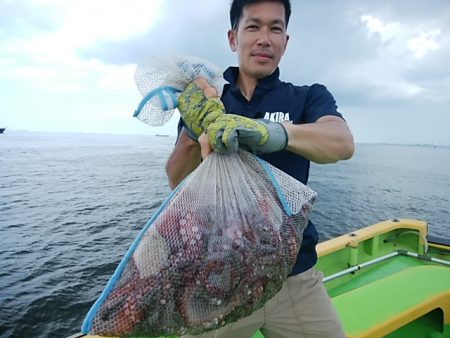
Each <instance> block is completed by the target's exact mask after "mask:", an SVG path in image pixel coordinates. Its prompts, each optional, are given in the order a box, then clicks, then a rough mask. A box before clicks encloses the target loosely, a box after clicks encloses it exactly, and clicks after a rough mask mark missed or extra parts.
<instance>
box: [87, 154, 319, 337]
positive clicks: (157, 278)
mask: <svg viewBox="0 0 450 338" xmlns="http://www.w3.org/2000/svg"><path fill="white" fill-rule="evenodd" d="M315 197H316V194H315V192H314V191H312V190H311V189H310V188H308V187H307V186H305V185H303V184H302V183H300V182H299V181H297V180H295V179H294V178H292V177H290V176H289V175H287V174H285V173H283V172H282V171H280V170H278V169H276V168H275V167H273V166H272V165H270V164H268V163H267V162H265V161H263V160H261V159H259V158H258V157H256V156H255V155H253V154H250V153H248V152H245V151H239V152H238V153H234V154H228V155H221V154H217V153H212V154H210V155H209V156H208V157H207V158H206V160H205V161H203V162H202V164H201V165H200V166H199V167H198V168H197V169H196V170H195V171H194V172H193V173H192V174H191V175H190V176H188V177H187V178H186V179H185V180H184V181H183V182H182V183H181V184H180V185H179V186H178V187H177V188H176V189H175V190H174V191H173V192H172V194H171V195H170V196H169V197H168V198H167V199H166V201H165V202H164V203H163V204H162V205H161V207H160V208H159V210H158V211H157V212H156V213H155V214H154V215H153V217H152V218H151V219H150V220H149V221H148V223H147V224H146V225H145V227H144V228H143V230H142V231H141V233H140V234H139V235H138V237H137V238H136V239H135V241H134V242H133V244H132V245H131V247H130V248H129V250H128V252H127V253H126V254H125V257H124V258H123V260H122V261H121V263H120V264H119V266H118V268H117V270H116V271H115V273H114V275H113V276H112V277H111V279H110V281H109V283H108V285H107V286H106V288H105V289H104V291H103V293H102V294H101V296H100V297H99V299H98V300H97V301H96V303H95V304H94V305H93V306H92V308H91V310H90V311H89V313H88V315H87V316H86V319H85V321H84V323H83V327H82V331H83V332H84V333H90V334H97V335H107V336H124V335H126V336H128V335H130V336H152V337H154V336H167V335H183V334H186V333H189V334H200V333H202V332H205V331H209V330H213V329H217V328H219V327H222V326H224V325H226V324H228V323H231V322H234V321H237V320H239V319H241V318H243V317H246V316H248V315H250V314H251V313H252V312H253V311H255V310H256V309H258V308H260V307H261V306H263V305H264V303H265V302H266V301H267V300H269V299H270V298H271V297H273V296H274V295H275V294H276V293H277V292H278V291H279V290H280V289H281V287H282V284H283V283H284V281H285V280H286V278H287V276H288V274H289V273H290V271H291V269H292V267H293V264H294V263H295V261H296V258H297V254H298V251H299V248H300V245H301V240H302V234H303V230H304V228H305V227H306V225H307V223H308V214H309V211H310V209H311V207H312V203H313V201H314V200H315Z"/></svg>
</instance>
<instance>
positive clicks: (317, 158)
mask: <svg viewBox="0 0 450 338" xmlns="http://www.w3.org/2000/svg"><path fill="white" fill-rule="evenodd" d="M283 125H284V127H285V128H286V132H287V133H288V137H289V142H288V146H287V150H289V151H292V152H294V153H296V154H299V155H302V156H303V157H305V158H307V159H309V160H310V161H313V162H316V163H334V162H337V161H339V160H346V159H349V158H350V157H352V156H353V153H354V150H355V146H354V142H353V136H352V133H351V132H350V129H349V128H348V126H347V124H346V123H345V122H344V120H342V119H341V118H339V117H335V116H324V117H322V118H320V119H319V120H318V121H317V122H316V123H309V124H299V125H296V124H291V123H284V124H283Z"/></svg>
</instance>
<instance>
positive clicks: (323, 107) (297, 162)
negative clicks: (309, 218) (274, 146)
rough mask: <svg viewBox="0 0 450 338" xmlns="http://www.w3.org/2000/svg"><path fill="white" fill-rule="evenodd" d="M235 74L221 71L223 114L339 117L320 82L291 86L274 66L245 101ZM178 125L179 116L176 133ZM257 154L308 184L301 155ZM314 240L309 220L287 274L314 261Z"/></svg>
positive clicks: (308, 119)
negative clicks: (222, 76) (282, 78)
mask: <svg viewBox="0 0 450 338" xmlns="http://www.w3.org/2000/svg"><path fill="white" fill-rule="evenodd" d="M238 74H239V69H238V68H237V67H229V68H228V69H227V70H226V71H225V72H224V78H225V80H226V81H227V82H228V83H227V84H226V85H225V86H224V88H223V93H222V97H221V100H222V102H223V103H224V105H225V110H226V112H227V114H236V115H242V116H246V117H249V118H266V119H268V120H271V121H274V122H284V121H291V122H292V123H294V124H302V123H314V122H316V121H317V120H318V119H319V118H320V117H322V116H326V115H334V116H339V117H341V118H342V115H341V114H340V113H339V112H338V111H337V106H336V102H335V100H334V98H333V96H332V95H331V93H330V92H329V91H328V90H327V89H326V87H325V86H323V85H320V84H314V85H311V86H294V85H293V84H291V83H287V82H282V81H281V80H280V79H279V75H280V72H279V69H278V68H277V69H276V70H275V71H274V72H273V73H272V74H271V75H270V76H268V77H267V78H264V79H262V80H260V81H259V82H258V85H257V86H256V88H255V91H254V93H253V96H252V98H251V100H250V101H248V100H247V99H246V98H245V97H244V96H243V95H242V94H241V91H240V89H239V88H238V87H237V79H238ZM181 127H182V121H181V119H180V124H179V132H180V131H181ZM259 156H260V157H261V158H262V159H264V160H266V161H267V162H269V163H271V164H272V165H274V166H275V167H277V168H279V169H280V170H282V171H284V172H285V173H287V174H289V175H290V176H292V177H295V178H296V179H297V180H299V181H300V182H302V183H303V184H307V183H308V176H309V168H310V162H309V160H307V159H306V158H304V157H303V156H300V155H297V154H294V153H292V152H290V151H287V150H283V151H279V152H276V153H272V154H266V155H259ZM317 242H318V234H317V230H316V228H315V226H314V225H313V223H312V222H309V224H308V226H307V227H306V229H305V231H304V232H303V241H302V245H301V248H300V251H299V254H298V258H297V262H296V263H295V265H294V268H293V269H292V272H291V275H296V274H298V273H301V272H303V271H306V270H308V269H309V268H311V267H312V266H314V265H315V264H316V262H317V253H316V245H317Z"/></svg>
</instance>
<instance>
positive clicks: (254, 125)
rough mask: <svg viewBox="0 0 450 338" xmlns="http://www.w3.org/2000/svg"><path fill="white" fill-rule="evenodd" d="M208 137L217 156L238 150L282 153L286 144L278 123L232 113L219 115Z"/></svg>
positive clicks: (286, 139)
mask: <svg viewBox="0 0 450 338" xmlns="http://www.w3.org/2000/svg"><path fill="white" fill-rule="evenodd" d="M208 137H209V142H210V143H211V146H212V147H213V149H214V150H215V151H217V152H219V153H226V152H236V151H237V150H238V148H239V147H242V148H244V149H246V150H249V151H251V152H253V153H255V154H268V153H273V152H276V151H280V150H283V149H284V148H286V146H287V143H288V136H287V132H286V129H284V127H283V125H282V124H280V123H276V122H270V121H269V120H264V119H257V120H253V119H249V118H247V117H243V116H238V115H232V114H225V115H222V116H220V117H219V118H217V119H216V120H215V121H214V122H213V123H211V124H210V125H209V127H208Z"/></svg>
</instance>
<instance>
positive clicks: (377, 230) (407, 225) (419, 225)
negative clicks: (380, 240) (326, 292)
mask: <svg viewBox="0 0 450 338" xmlns="http://www.w3.org/2000/svg"><path fill="white" fill-rule="evenodd" d="M396 229H411V230H417V231H419V232H420V234H421V235H423V236H426V234H427V223H426V222H425V221H420V220H414V219H399V220H396V221H394V220H388V221H384V222H380V223H376V224H374V225H370V226H368V227H366V228H363V229H360V230H356V231H354V232H352V233H349V234H346V235H342V236H339V237H336V238H333V239H330V240H328V241H325V242H322V243H319V244H318V245H317V247H316V248H317V255H318V256H319V257H322V256H326V255H328V254H330V253H332V252H336V251H338V250H340V249H343V248H345V247H347V246H349V245H350V244H351V243H354V242H355V241H357V242H362V241H365V240H367V239H369V238H372V237H375V236H378V235H381V234H384V233H386V232H389V231H392V230H396Z"/></svg>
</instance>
